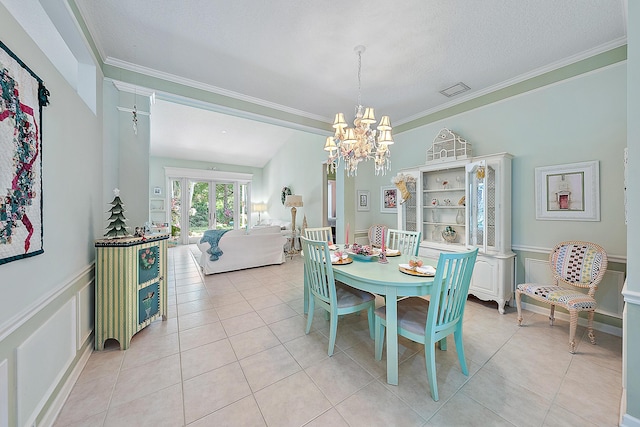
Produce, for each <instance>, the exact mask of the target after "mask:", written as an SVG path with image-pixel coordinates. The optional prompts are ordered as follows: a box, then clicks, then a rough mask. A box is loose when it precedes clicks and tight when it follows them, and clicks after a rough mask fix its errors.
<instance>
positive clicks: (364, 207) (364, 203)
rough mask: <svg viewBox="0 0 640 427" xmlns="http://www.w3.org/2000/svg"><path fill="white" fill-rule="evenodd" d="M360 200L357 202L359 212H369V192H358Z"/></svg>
mask: <svg viewBox="0 0 640 427" xmlns="http://www.w3.org/2000/svg"><path fill="white" fill-rule="evenodd" d="M357 193H358V199H357V200H356V207H357V210H358V211H361V212H362V211H368V210H369V192H368V191H366V190H358V192H357Z"/></svg>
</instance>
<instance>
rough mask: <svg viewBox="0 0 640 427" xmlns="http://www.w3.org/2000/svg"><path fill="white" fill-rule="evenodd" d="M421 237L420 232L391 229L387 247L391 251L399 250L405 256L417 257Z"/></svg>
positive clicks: (388, 234)
mask: <svg viewBox="0 0 640 427" xmlns="http://www.w3.org/2000/svg"><path fill="white" fill-rule="evenodd" d="M421 235H422V233H421V232H420V231H406V230H396V229H389V230H388V231H387V237H386V240H385V246H386V247H387V248H389V249H397V250H399V251H400V253H402V254H404V255H410V256H417V255H418V250H419V249H420V237H421Z"/></svg>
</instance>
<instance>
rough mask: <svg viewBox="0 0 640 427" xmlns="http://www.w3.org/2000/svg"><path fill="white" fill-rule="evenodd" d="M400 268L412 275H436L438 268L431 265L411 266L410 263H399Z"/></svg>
mask: <svg viewBox="0 0 640 427" xmlns="http://www.w3.org/2000/svg"><path fill="white" fill-rule="evenodd" d="M398 270H400V271H401V272H403V273H404V274H409V275H411V276H421V277H433V276H435V275H436V269H435V268H433V267H431V266H430V265H428V266H425V267H411V266H410V265H409V264H400V265H398Z"/></svg>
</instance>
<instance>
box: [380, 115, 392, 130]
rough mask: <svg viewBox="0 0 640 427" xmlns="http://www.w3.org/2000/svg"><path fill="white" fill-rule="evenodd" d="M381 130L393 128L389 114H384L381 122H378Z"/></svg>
mask: <svg viewBox="0 0 640 427" xmlns="http://www.w3.org/2000/svg"><path fill="white" fill-rule="evenodd" d="M378 130H379V131H385V130H391V119H389V116H382V118H381V119H380V124H378Z"/></svg>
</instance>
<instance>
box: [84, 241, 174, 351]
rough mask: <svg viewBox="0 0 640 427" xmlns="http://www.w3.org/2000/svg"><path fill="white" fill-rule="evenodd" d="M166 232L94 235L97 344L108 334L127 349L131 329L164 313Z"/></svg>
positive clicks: (133, 329) (102, 345) (101, 342)
mask: <svg viewBox="0 0 640 427" xmlns="http://www.w3.org/2000/svg"><path fill="white" fill-rule="evenodd" d="M168 238H169V235H167V234H161V235H157V236H153V235H152V236H147V237H145V238H142V237H128V238H122V239H100V240H96V242H95V246H96V310H95V313H96V322H95V348H96V350H103V349H104V343H105V341H106V340H108V339H110V338H113V339H116V340H117V341H118V343H119V344H120V349H122V350H126V349H127V348H129V343H130V341H131V337H132V336H133V335H134V334H135V333H136V332H138V331H140V330H141V329H143V328H144V327H145V326H147V325H149V324H150V323H151V322H153V321H154V320H156V319H159V318H160V317H162V320H166V319H167V282H166V277H167V239H168Z"/></svg>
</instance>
